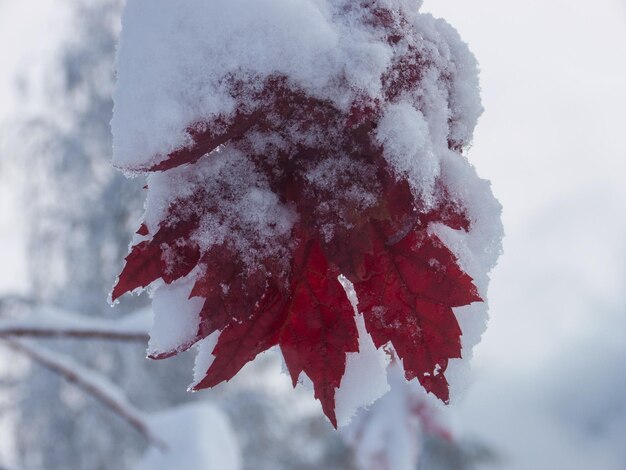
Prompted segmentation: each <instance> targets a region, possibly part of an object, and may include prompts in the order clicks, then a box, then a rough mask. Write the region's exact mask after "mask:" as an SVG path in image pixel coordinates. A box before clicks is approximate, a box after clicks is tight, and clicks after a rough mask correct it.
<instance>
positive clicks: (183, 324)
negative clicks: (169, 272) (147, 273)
mask: <svg viewBox="0 0 626 470" xmlns="http://www.w3.org/2000/svg"><path fill="white" fill-rule="evenodd" d="M192 288H193V282H190V281H181V282H177V283H174V284H171V285H161V286H159V287H158V288H156V289H155V290H154V292H153V294H152V310H153V312H154V323H153V325H152V329H151V330H150V342H149V343H148V355H158V354H160V353H163V352H170V351H176V350H178V349H179V348H180V347H181V345H186V344H189V343H191V342H192V341H193V340H194V339H195V337H196V334H197V333H198V325H199V324H200V316H199V313H200V310H201V309H202V305H203V302H204V300H203V299H201V298H199V297H194V298H192V299H189V293H190V292H191V289H192Z"/></svg>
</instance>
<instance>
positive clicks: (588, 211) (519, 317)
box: [0, 0, 626, 470]
mask: <svg viewBox="0 0 626 470" xmlns="http://www.w3.org/2000/svg"><path fill="white" fill-rule="evenodd" d="M424 10H425V11H430V12H432V13H433V14H435V15H436V16H442V17H444V18H446V19H447V20H448V21H449V22H450V23H451V24H452V25H454V26H455V27H456V28H457V29H458V30H459V32H460V34H461V36H462V37H463V38H464V40H465V41H467V42H468V43H469V45H470V47H471V49H472V51H473V52H474V53H475V55H476V56H477V58H478V60H479V62H480V64H481V70H482V73H481V83H482V89H483V103H484V106H485V110H486V111H485V113H484V115H483V117H482V118H481V121H480V123H479V126H478V129H477V131H476V134H475V139H474V146H473V148H472V149H471V152H470V159H471V160H472V162H473V163H474V164H475V165H476V167H477V168H478V171H479V174H480V175H481V176H482V177H485V178H488V179H490V180H491V181H492V184H493V190H494V193H495V195H496V197H497V198H498V199H499V200H500V202H501V203H502V205H503V207H504V213H503V219H504V226H505V231H506V238H505V241H504V255H503V256H502V258H501V259H500V263H499V265H498V267H497V268H496V269H495V270H494V272H493V273H492V284H491V287H490V292H489V302H490V315H491V321H490V324H489V327H488V330H487V332H486V333H485V335H484V337H483V340H482V343H481V344H480V345H479V346H478V347H477V348H476V350H475V358H474V360H473V368H474V374H473V382H474V383H473V385H472V386H471V387H470V388H469V389H468V391H467V393H466V395H465V397H464V398H463V400H461V401H460V402H459V403H457V404H456V405H454V407H453V408H452V410H451V415H452V419H453V421H454V425H455V427H456V428H457V429H458V430H459V432H461V433H462V434H463V435H472V436H476V437H477V438H479V439H480V440H482V441H483V442H485V443H487V444H489V445H490V446H491V447H492V448H493V449H494V450H495V451H496V452H497V453H498V455H499V459H500V461H499V462H498V464H499V465H500V466H501V467H502V468H507V469H531V468H532V469H546V470H547V469H554V468H568V469H574V470H576V469H590V468H598V469H607V470H613V469H615V470H623V469H624V468H626V365H625V364H626V341H624V339H623V338H622V336H623V335H624V331H626V217H625V216H626V210H625V208H624V207H625V205H626V138H625V137H624V135H625V134H626V118H625V117H624V116H625V110H626V2H624V1H623V0H596V1H594V2H583V1H582V0H568V1H566V0H551V1H549V2H546V1H542V0H528V1H526V2H523V3H520V2H502V1H497V0H473V1H471V2H468V1H467V0H426V1H425V2H424ZM66 25H67V23H66V22H65V17H64V13H63V1H61V0H25V1H21V2H18V1H16V0H0V121H3V122H10V121H11V119H13V118H14V116H15V115H16V113H18V112H21V111H23V110H24V108H26V107H35V108H36V107H37V99H36V97H37V90H30V92H31V94H30V96H31V99H30V100H29V101H28V102H24V101H23V100H21V99H20V96H21V95H20V94H19V93H18V92H17V90H18V88H19V82H18V81H17V76H18V75H17V74H18V71H19V73H24V70H27V71H29V73H38V70H40V67H43V64H44V63H45V60H46V52H47V48H48V47H49V45H50V44H52V43H53V42H54V37H55V35H57V34H61V32H62V31H63V28H65V27H66ZM0 139H3V136H2V135H1V134H0ZM7 150H8V149H7V148H6V146H4V145H3V141H2V140H0V151H2V152H6V151H7ZM11 181H12V178H11V175H10V174H6V173H3V174H1V175H0V246H1V247H2V248H1V251H0V253H1V259H2V264H1V265H0V291H1V292H15V291H20V290H23V289H26V287H27V286H26V280H25V273H26V269H25V267H24V261H23V259H24V255H25V253H24V250H25V248H24V245H23V244H21V240H22V239H23V237H21V235H20V234H21V233H22V231H23V229H24V227H22V226H21V225H20V224H21V221H20V217H19V214H18V213H17V212H16V210H15V209H14V208H15V204H14V203H15V199H16V196H15V194H14V188H13V187H12V184H11Z"/></svg>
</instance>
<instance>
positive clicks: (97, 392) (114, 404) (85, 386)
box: [2, 338, 167, 450]
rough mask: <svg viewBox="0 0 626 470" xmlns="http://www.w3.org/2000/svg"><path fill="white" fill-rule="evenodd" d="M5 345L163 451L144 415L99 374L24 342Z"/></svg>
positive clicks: (10, 340)
mask: <svg viewBox="0 0 626 470" xmlns="http://www.w3.org/2000/svg"><path fill="white" fill-rule="evenodd" d="M2 340H3V341H4V342H5V344H6V345H8V346H9V347H10V348H12V349H13V350H15V351H18V352H20V353H22V354H24V355H26V356H27V357H29V358H30V359H32V360H33V361H35V362H37V363H38V364H40V365H42V366H44V367H46V368H47V369H49V370H51V371H53V372H55V373H57V374H59V375H61V376H62V377H64V378H65V379H66V380H67V381H69V382H72V383H73V384H75V385H76V386H77V387H79V388H80V389H82V390H83V391H84V392H86V393H87V394H89V395H91V396H92V397H94V398H96V399H97V400H99V401H100V402H101V403H102V404H104V405H105V406H106V407H108V408H109V409H110V410H111V411H112V412H114V413H115V414H116V415H118V416H119V417H121V418H122V419H124V420H125V421H126V422H127V423H128V424H130V425H131V426H132V427H133V428H135V429H136V430H137V431H138V432H139V433H140V434H141V435H142V436H144V437H145V438H146V439H147V440H148V441H149V442H150V443H151V444H152V445H154V446H156V447H157V448H159V449H161V450H166V449H167V445H166V444H165V442H163V440H162V439H160V438H159V437H158V436H156V434H155V433H154V432H153V430H152V429H151V428H150V425H149V423H148V420H147V419H146V415H145V414H144V413H143V412H142V411H141V410H139V409H137V408H136V407H135V406H134V405H133V404H132V403H130V401H129V400H128V398H127V397H126V395H125V394H124V391H123V390H121V389H120V388H119V387H118V386H117V385H116V384H114V383H113V382H111V381H110V380H109V379H108V378H107V377H105V376H103V375H102V374H100V373H98V372H96V371H94V370H90V369H88V368H86V367H85V366H83V365H82V364H79V363H78V362H76V361H75V360H74V359H72V358H71V357H68V356H65V355H63V354H59V353H57V352H54V351H50V350H47V349H44V348H41V347H39V346H35V345H33V344H31V343H29V342H27V341H24V340H19V339H14V338H2Z"/></svg>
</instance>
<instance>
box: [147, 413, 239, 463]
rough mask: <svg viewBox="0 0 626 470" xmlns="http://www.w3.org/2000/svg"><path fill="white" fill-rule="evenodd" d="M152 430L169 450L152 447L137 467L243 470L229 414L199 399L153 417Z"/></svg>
mask: <svg viewBox="0 0 626 470" xmlns="http://www.w3.org/2000/svg"><path fill="white" fill-rule="evenodd" d="M149 424H150V429H151V430H152V432H153V433H154V434H155V435H156V436H158V437H159V438H161V439H162V441H163V442H164V443H165V445H166V446H167V448H166V449H158V448H155V447H152V448H150V449H149V450H148V451H147V452H146V454H145V455H144V456H143V457H142V459H141V461H140V462H139V464H138V465H137V466H136V467H135V470H164V469H175V468H184V469H186V470H239V469H240V468H241V467H242V458H241V451H240V448H239V443H238V442H237V437H236V436H235V433H234V431H233V429H232V427H231V425H230V422H229V420H228V417H227V416H226V415H225V414H224V413H223V412H222V411H221V410H219V409H218V408H216V407H215V406H213V405H211V404H209V403H206V402H198V403H192V404H186V405H183V406H179V407H177V408H172V409H169V410H166V411H163V412H160V413H158V414H155V415H153V416H150V417H149Z"/></svg>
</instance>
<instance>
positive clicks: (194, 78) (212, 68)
mask: <svg viewBox="0 0 626 470" xmlns="http://www.w3.org/2000/svg"><path fill="white" fill-rule="evenodd" d="M362 3H363V4H365V3H368V4H369V3H375V4H376V5H378V6H380V7H381V8H383V9H385V8H386V9H389V10H393V11H400V12H401V13H402V15H401V16H402V17H403V18H405V20H406V21H408V22H410V24H411V28H412V29H413V30H414V31H415V32H416V33H415V34H414V35H411V36H407V37H405V38H403V39H402V40H399V41H397V42H393V41H389V40H388V38H387V37H384V36H383V33H382V32H381V28H379V27H375V26H374V25H372V24H371V22H368V21H365V20H364V18H363V15H364V13H363V12H364V10H365V9H364V8H362V5H361V2H356V1H354V0H177V1H174V0H129V1H128V2H127V6H126V9H125V13H124V17H123V30H122V35H121V42H120V46H119V50H118V58H117V65H118V83H117V88H116V91H115V95H114V99H115V109H114V116H113V120H112V123H111V125H112V130H113V136H114V157H113V162H114V164H115V165H116V166H118V167H119V168H121V169H122V170H124V171H125V172H127V173H129V174H135V173H138V172H143V171H146V170H150V169H151V168H154V167H155V166H158V164H159V163H161V162H163V161H166V160H167V158H168V155H169V154H171V153H172V152H174V151H177V150H179V149H181V148H186V147H190V146H191V145H192V144H193V136H192V134H191V133H190V129H194V128H196V129H197V128H198V126H199V125H201V123H203V122H214V121H215V120H216V119H218V120H219V118H220V117H228V116H230V115H232V114H233V113H234V112H235V111H242V110H241V109H237V106H241V97H242V96H243V97H246V96H247V97H249V99H247V100H245V99H244V101H243V106H244V109H243V111H244V112H246V111H248V112H252V111H254V110H256V109H258V108H259V107H261V111H263V103H261V102H260V101H259V99H258V96H259V95H258V94H259V92H260V90H262V89H263V86H264V84H265V83H266V80H267V79H268V78H271V77H286V79H287V81H288V83H289V86H290V87H291V88H293V89H297V90H301V91H302V93H303V94H304V95H307V96H310V97H314V98H317V99H320V100H324V101H326V102H328V103H331V104H332V106H334V107H335V108H336V109H338V110H340V111H341V112H343V113H346V114H349V112H350V110H351V106H353V105H354V103H355V102H358V101H359V97H367V102H368V103H379V104H381V103H382V104H381V109H380V114H381V119H380V121H379V122H378V126H377V128H376V129H375V130H374V137H375V140H376V141H377V142H378V143H379V144H380V145H381V146H382V149H383V156H384V158H385V160H386V161H387V163H388V165H389V166H390V168H391V170H392V171H393V174H394V175H395V177H396V178H398V179H406V180H408V182H409V185H410V188H411V191H412V193H413V195H414V197H415V200H416V203H417V204H418V205H419V206H420V207H421V208H422V209H423V210H427V209H428V208H430V207H436V206H437V203H438V202H439V200H440V198H441V197H442V194H444V193H445V195H446V196H445V197H447V198H449V199H450V200H451V201H452V202H453V203H454V204H456V205H458V206H459V207H462V208H463V209H464V211H465V214H466V215H467V217H468V218H469V219H470V230H469V231H467V232H466V231H462V230H452V229H450V228H449V227H446V226H443V225H437V224H432V225H431V226H430V228H429V230H430V231H431V232H432V233H436V234H437V236H438V237H440V238H441V240H442V241H443V242H444V243H445V244H446V245H447V246H448V247H449V248H450V250H452V251H453V252H454V254H455V255H456V256H457V257H458V258H459V264H460V266H461V267H462V268H463V269H464V270H465V271H466V272H467V273H468V274H469V275H470V276H471V277H472V278H473V279H474V281H475V284H476V286H477V288H478V291H479V293H480V295H481V296H482V298H483V299H485V298H486V294H487V285H488V276H487V274H488V272H489V271H490V269H491V268H492V267H493V266H494V265H495V262H496V260H497V257H498V255H499V253H500V240H501V237H502V226H501V223H500V206H499V204H498V202H497V201H496V200H495V199H494V197H493V195H492V193H491V189H490V186H489V183H488V182H486V181H484V180H481V179H480V178H479V177H478V176H477V174H476V172H475V170H474V168H473V167H472V166H471V165H470V164H469V162H468V161H467V159H466V158H465V157H464V156H462V154H461V153H462V151H463V150H464V149H466V148H467V147H468V146H469V144H470V143H471V138H472V133H473V130H474V127H475V125H476V122H477V120H478V118H479V116H480V114H481V112H482V107H481V104H480V96H479V86H478V78H477V76H478V70H477V64H476V61H475V59H474V57H473V56H472V54H471V53H470V52H469V50H468V48H467V46H466V44H465V43H463V42H462V41H461V40H460V38H459V37H458V34H457V33H456V31H455V30H454V29H453V28H452V27H450V26H449V25H448V24H447V23H445V22H444V21H442V20H439V19H435V18H433V17H432V16H430V15H427V14H421V13H419V7H420V6H421V2H419V1H411V0H376V1H375V2H362ZM409 48H414V50H415V51H417V52H418V55H419V57H421V62H420V63H419V64H410V66H412V67H413V68H414V69H415V68H417V69H419V71H420V72H419V73H420V76H419V83H420V86H419V87H418V88H417V89H415V90H411V91H401V92H398V94H397V95H392V96H390V95H389V94H387V95H385V91H384V89H383V86H382V84H381V83H382V80H381V77H383V76H384V75H385V73H387V72H388V70H389V69H390V66H391V65H392V64H393V61H394V58H397V57H401V56H402V55H404V54H405V53H406V51H407V50H408V49H409ZM405 72H406V71H405V70H404V69H402V68H400V69H399V71H398V70H397V69H396V70H395V72H394V73H395V74H396V75H401V74H402V73H405ZM406 73H409V72H406ZM233 77H236V78H237V86H238V87H239V88H238V91H237V93H236V97H237V99H235V93H234V90H233ZM401 78H402V77H400V76H398V77H395V76H393V74H392V75H391V76H389V75H387V80H390V81H393V80H395V79H401ZM237 100H239V101H237ZM283 132H286V133H287V134H289V138H290V141H291V142H292V143H293V142H296V143H299V144H302V145H303V146H310V147H313V148H315V147H316V145H315V144H316V143H319V142H320V141H324V140H328V139H333V138H334V137H333V136H334V134H333V133H340V132H341V129H339V128H333V129H324V126H323V124H321V125H320V128H319V129H317V128H315V127H313V128H311V129H309V130H308V131H307V132H303V131H302V129H297V128H295V127H294V128H289V129H284V130H283ZM246 139H247V140H246V144H247V145H248V146H249V149H250V151H251V152H254V153H255V154H257V155H267V163H268V165H270V166H271V165H272V164H273V163H275V160H274V158H275V157H274V156H273V155H274V154H275V153H276V152H277V151H286V150H287V151H288V149H287V146H288V145H291V143H287V142H286V139H285V135H281V134H279V133H271V132H265V133H261V132H257V133H255V131H254V130H252V131H251V132H250V133H248V134H247V136H246ZM301 164H302V165H303V166H304V167H305V168H306V169H307V171H306V175H305V181H306V182H307V183H308V186H307V188H308V189H307V190H308V191H314V192H316V193H323V194H324V195H328V197H327V202H326V203H324V204H320V205H319V207H316V208H315V209H314V210H315V216H316V217H317V219H318V220H319V227H318V228H319V230H320V232H321V234H322V235H323V237H324V238H325V239H326V241H328V240H330V239H332V237H333V230H335V229H336V225H337V224H343V225H344V226H346V227H349V226H350V224H351V220H350V219H349V217H347V216H346V217H344V215H345V214H343V213H341V211H339V210H338V209H337V207H341V206H342V205H347V206H349V207H356V208H358V210H359V211H365V210H367V209H368V208H370V207H371V206H373V205H374V204H375V202H376V200H377V198H378V197H379V195H380V194H379V191H380V188H379V187H378V182H377V180H376V177H375V170H374V169H372V168H369V167H368V165H367V164H364V163H363V162H355V161H353V160H351V159H350V158H349V156H346V155H344V154H342V153H341V152H338V153H337V155H336V156H330V157H329V156H324V158H321V159H319V160H314V161H313V160H312V161H310V162H309V161H307V162H301ZM148 188H149V191H148V198H147V203H146V214H145V221H144V223H145V224H146V226H147V228H148V232H149V233H152V234H154V233H155V232H156V231H157V230H158V228H159V225H160V224H161V223H162V222H163V221H164V219H165V218H166V216H167V214H168V210H169V209H170V208H171V206H172V204H174V203H175V202H176V201H178V200H181V199H185V198H193V197H194V195H197V194H198V193H199V192H201V193H202V194H204V195H205V196H206V197H205V199H201V200H198V201H197V204H206V203H207V201H210V204H212V205H214V206H215V209H214V210H212V211H205V212H204V213H203V216H202V217H203V219H202V220H201V223H200V227H199V229H198V230H197V231H195V232H194V235H193V236H194V241H195V242H197V243H198V244H199V246H200V248H201V250H206V249H208V248H210V247H211V246H219V245H222V244H225V243H228V244H229V246H233V247H234V248H235V250H236V251H237V252H238V253H239V254H240V255H241V257H242V258H243V259H244V261H245V263H246V265H248V266H252V267H254V266H255V265H256V264H257V263H258V262H259V260H260V259H262V258H266V257H270V258H273V259H283V260H284V261H285V262H286V263H287V262H288V261H289V253H290V252H291V248H292V247H291V246H290V234H291V231H292V228H293V227H294V224H296V223H297V221H298V220H299V217H301V216H302V214H298V213H297V212H296V211H295V210H294V208H293V207H291V206H290V205H289V204H285V203H283V202H281V201H280V200H279V198H278V196H277V195H276V194H274V192H273V191H272V189H271V187H270V184H269V183H268V181H267V179H266V177H265V176H264V175H263V174H261V173H260V172H259V171H258V170H257V169H256V166H255V164H254V163H252V162H251V161H250V160H249V159H248V157H247V156H246V153H245V152H242V151H241V149H240V148H238V147H237V146H233V145H230V144H229V143H227V144H225V145H221V146H219V147H218V148H217V149H216V150H214V151H213V153H212V154H210V155H208V156H205V157H203V158H201V159H200V160H198V161H197V162H195V163H194V164H191V165H181V166H178V167H176V168H173V169H168V170H167V171H163V172H158V171H157V172H153V173H151V174H150V176H149V178H148ZM442 188H443V191H442ZM346 201H349V204H346V203H345V202H346ZM191 207H193V206H191ZM331 215H332V217H331ZM326 219H329V220H332V223H330V222H329V223H328V224H326V223H325V220H326ZM337 220H338V221H339V222H337ZM170 222H171V221H170ZM174 222H175V221H174ZM140 239H141V237H140V236H138V237H136V240H135V242H137V241H138V240H140ZM164 256H167V254H165V255H164ZM198 274H199V273H198V272H197V271H192V272H191V273H190V274H189V275H188V276H187V277H186V278H184V279H181V280H179V281H176V282H174V283H173V284H172V285H171V286H165V285H159V286H157V287H156V288H155V289H153V296H154V300H155V314H156V315H155V323H154V326H153V330H152V340H151V343H150V350H151V352H152V353H158V351H159V350H171V349H174V348H176V345H180V344H183V343H184V342H185V341H189V340H192V339H193V336H194V334H195V333H196V331H197V326H198V321H199V320H198V318H197V312H198V311H199V309H200V305H199V304H198V302H197V300H198V299H197V298H196V299H191V300H187V298H186V297H187V294H188V292H189V290H190V289H191V287H190V286H191V284H190V280H191V281H192V280H193V279H194V278H195V276H197V275H198ZM225 288H227V286H225ZM186 302H187V303H188V305H187V306H186V307H181V306H180V304H185V303H186ZM174 304H176V305H177V306H175V305H174ZM172 310H176V312H174V311H172ZM168 311H169V315H168ZM179 311H180V312H183V313H184V315H182V317H183V318H180V317H179V315H178V313H177V312H179ZM455 314H456V315H457V318H458V320H459V324H460V325H461V328H462V331H463V336H462V341H463V357H464V359H463V360H452V361H451V362H450V365H449V367H448V371H447V373H446V376H447V378H448V381H449V382H450V383H451V386H452V389H453V390H454V389H456V388H458V386H459V385H460V384H461V383H463V382H466V381H467V380H466V376H467V359H468V358H469V357H470V356H471V349H472V347H473V346H474V345H475V344H476V343H477V342H478V341H479V339H480V336H481V334H482V332H483V331H484V328H485V325H486V319H487V304H486V302H485V303H474V304H472V305H469V306H467V307H461V308H457V309H455ZM174 316H177V317H179V318H178V319H177V320H176V321H180V322H181V323H180V324H179V325H177V326H175V325H174V324H173V323H172V322H173V321H174V320H173V317H174ZM357 318H358V316H357ZM359 321H360V320H359ZM358 325H359V336H360V339H359V341H360V343H361V347H362V349H363V350H362V351H361V353H359V354H362V355H369V357H370V358H371V362H372V363H373V364H375V368H376V369H377V370H378V369H380V368H381V367H382V368H383V369H384V364H385V360H384V358H382V357H380V355H379V354H378V353H380V351H376V350H375V349H373V345H371V347H370V343H371V341H369V338H366V337H365V336H366V335H367V333H366V332H365V330H364V328H363V325H361V323H358ZM364 335H365V336H364ZM216 341H217V336H216V335H212V336H211V337H210V338H209V339H207V340H205V341H204V342H203V343H202V344H200V347H199V350H200V356H201V357H199V359H198V361H197V367H196V369H197V370H196V377H195V380H194V382H195V383H197V382H198V381H199V380H200V379H201V374H202V372H203V371H202V370H201V369H202V368H204V367H208V365H210V363H211V361H212V356H211V351H212V348H213V347H214V345H215V344H216ZM357 356H358V355H357V354H355V353H350V355H349V357H348V361H347V370H346V374H345V376H344V380H343V381H342V385H341V387H340V389H339V391H338V392H337V408H338V413H339V415H340V416H339V418H340V422H341V423H346V422H348V421H349V419H350V416H351V415H352V414H353V413H354V410H356V409H357V408H358V407H360V406H364V405H365V406H366V405H369V404H370V403H372V402H373V401H374V400H375V399H376V398H377V396H378V395H382V394H383V393H384V392H385V391H386V390H387V389H388V386H387V384H386V382H385V380H384V374H383V377H382V378H380V377H379V376H380V375H381V374H378V373H377V374H375V375H376V380H375V382H376V384H375V386H374V387H373V388H372V387H371V384H370V383H369V382H370V379H371V374H370V371H369V370H368V367H367V366H366V365H365V363H364V361H363V360H359V359H358V357H357ZM366 362H367V361H366ZM383 372H384V371H383ZM344 388H345V391H342V389H344ZM359 389H361V391H363V390H368V389H369V392H371V393H365V392H363V393H355V392H354V391H355V390H359ZM373 393H374V394H375V395H376V396H373V395H372V394H373Z"/></svg>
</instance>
